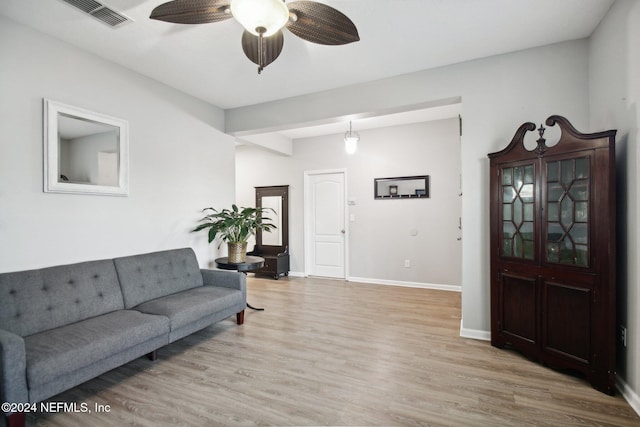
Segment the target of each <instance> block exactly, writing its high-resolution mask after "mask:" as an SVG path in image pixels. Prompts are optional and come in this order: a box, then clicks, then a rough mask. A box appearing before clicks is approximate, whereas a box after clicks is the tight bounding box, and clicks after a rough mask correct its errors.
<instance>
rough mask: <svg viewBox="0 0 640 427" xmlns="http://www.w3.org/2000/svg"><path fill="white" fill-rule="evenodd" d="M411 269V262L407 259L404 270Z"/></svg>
mask: <svg viewBox="0 0 640 427" xmlns="http://www.w3.org/2000/svg"><path fill="white" fill-rule="evenodd" d="M410 267H411V260H408V259H405V260H404V268H410Z"/></svg>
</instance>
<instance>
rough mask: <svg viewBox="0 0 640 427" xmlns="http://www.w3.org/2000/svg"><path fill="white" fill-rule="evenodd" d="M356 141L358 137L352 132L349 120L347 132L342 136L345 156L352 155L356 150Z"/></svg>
mask: <svg viewBox="0 0 640 427" xmlns="http://www.w3.org/2000/svg"><path fill="white" fill-rule="evenodd" d="M358 141H360V135H358V132H353V130H352V128H351V120H349V131H348V132H345V134H344V149H345V151H346V152H347V154H354V153H355V152H356V150H357V149H358Z"/></svg>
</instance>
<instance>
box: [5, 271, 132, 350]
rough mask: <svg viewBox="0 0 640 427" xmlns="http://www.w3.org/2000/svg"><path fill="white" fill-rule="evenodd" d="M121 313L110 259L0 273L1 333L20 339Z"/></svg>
mask: <svg viewBox="0 0 640 427" xmlns="http://www.w3.org/2000/svg"><path fill="white" fill-rule="evenodd" d="M123 308H124V301H123V299H122V292H121V290H120V285H119V284H118V276H117V274H116V270H115V267H114V265H113V261H112V260H102V261H89V262H82V263H78V264H70V265H61V266H56V267H49V268H42V269H40V270H29V271H18V272H14V273H2V274H0V328H1V329H4V330H7V331H10V332H13V333H15V334H17V335H20V336H23V337H24V336H27V335H32V334H35V333H38V332H42V331H46V330H48V329H53V328H56V327H58V326H62V325H67V324H69V323H74V322H78V321H80V320H83V319H87V318H89V317H94V316H99V315H101V314H105V313H109V312H112V311H116V310H121V309H123Z"/></svg>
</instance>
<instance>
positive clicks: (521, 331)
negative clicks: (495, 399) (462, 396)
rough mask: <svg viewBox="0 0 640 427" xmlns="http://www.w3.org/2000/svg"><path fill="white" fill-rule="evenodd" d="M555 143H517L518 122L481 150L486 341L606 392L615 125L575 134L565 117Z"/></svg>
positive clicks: (612, 292)
mask: <svg viewBox="0 0 640 427" xmlns="http://www.w3.org/2000/svg"><path fill="white" fill-rule="evenodd" d="M556 124H557V125H558V126H559V128H560V130H561V137H560V141H559V142H558V144H556V145H553V146H551V147H549V146H547V145H546V144H545V139H544V137H543V135H544V131H545V128H544V127H543V126H542V125H541V126H540V129H538V132H539V134H540V138H539V139H538V141H537V142H538V145H537V147H536V148H535V149H534V150H532V151H528V150H526V149H525V148H524V145H523V140H524V136H525V134H526V133H527V131H534V130H535V129H536V125H535V124H533V123H525V124H523V125H522V126H520V128H519V129H518V130H517V132H516V133H515V136H514V137H513V140H512V141H511V143H510V144H509V145H508V146H507V147H506V148H505V149H504V150H502V151H500V152H497V153H493V154H489V158H490V164H491V169H490V173H491V176H490V186H491V201H490V203H491V206H490V220H491V245H490V247H491V344H492V345H494V346H496V347H501V348H502V347H505V346H507V345H510V346H512V347H513V348H515V349H517V350H519V351H520V352H522V353H523V354H524V355H526V356H527V357H529V358H531V359H533V360H536V361H538V362H541V363H544V364H546V365H548V366H551V367H554V368H558V369H569V370H575V371H578V372H581V373H582V374H584V376H585V377H586V378H587V379H588V380H589V381H590V382H591V384H592V385H593V387H594V388H596V389H598V390H600V391H603V392H605V393H608V394H614V392H615V388H614V382H615V351H616V326H615V322H616V312H615V306H616V302H615V298H616V281H615V260H616V258H615V248H616V242H615V236H616V225H615V219H616V216H615V194H616V193H615V170H614V169H615V149H614V144H615V134H616V131H615V130H610V131H606V132H599V133H592V134H582V133H580V132H578V131H577V130H576V129H575V128H574V127H573V126H572V125H571V124H570V123H569V121H568V120H567V119H565V118H564V117H560V116H551V117H549V118H548V119H547V121H546V125H547V126H555V125H556Z"/></svg>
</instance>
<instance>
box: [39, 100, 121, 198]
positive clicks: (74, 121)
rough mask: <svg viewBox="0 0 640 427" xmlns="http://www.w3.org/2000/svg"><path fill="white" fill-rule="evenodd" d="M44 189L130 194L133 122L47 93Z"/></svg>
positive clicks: (113, 194)
mask: <svg viewBox="0 0 640 427" xmlns="http://www.w3.org/2000/svg"><path fill="white" fill-rule="evenodd" d="M44 191H45V192H48V193H76V194H103V195H109V196H126V195H128V194H129V123H128V122H127V121H126V120H123V119H119V118H116V117H112V116H107V115H106V114H101V113H96V112H93V111H89V110H86V109H83V108H79V107H74V106H71V105H67V104H63V103H60V102H57V101H52V100H50V99H44Z"/></svg>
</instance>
